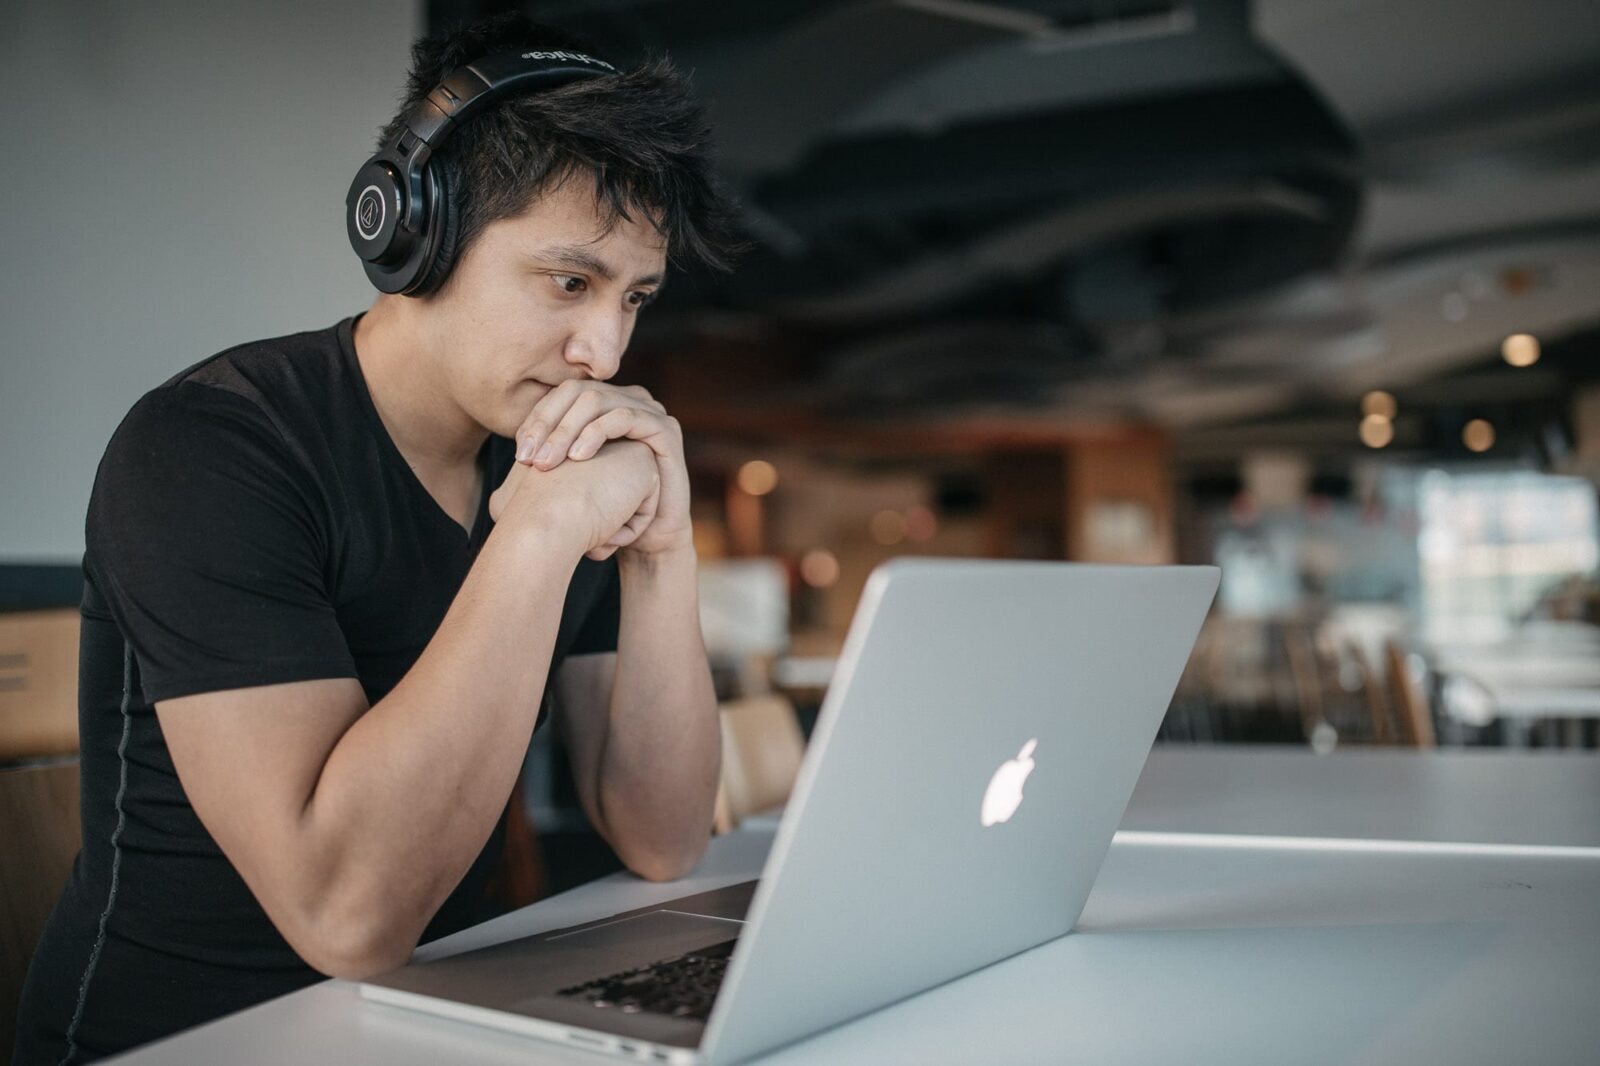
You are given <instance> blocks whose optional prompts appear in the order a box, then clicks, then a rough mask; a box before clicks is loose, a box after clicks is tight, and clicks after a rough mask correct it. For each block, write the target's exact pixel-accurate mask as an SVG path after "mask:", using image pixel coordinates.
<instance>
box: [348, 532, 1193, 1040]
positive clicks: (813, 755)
mask: <svg viewBox="0 0 1600 1066" xmlns="http://www.w3.org/2000/svg"><path fill="white" fill-rule="evenodd" d="M1219 573H1220V572H1219V571H1218V570H1217V568H1215V567H1209V566H1195V567H1189V566H1128V567H1121V566H1092V565H1081V564H1073V563H1054V562H1023V561H998V560H971V559H932V558H902V559H896V560H893V561H890V562H888V563H885V564H884V565H882V566H880V567H878V569H876V570H875V571H874V572H873V573H872V575H871V577H870V578H869V579H868V581H867V585H866V588H865V591H864V592H863V594H862V596H861V600H860V603H859V604H858V605H857V608H856V613H855V617H854V618H853V620H852V622H851V625H850V630H849V634H848V636H847V638H846V640H845V644H844V649H843V651H842V653H841V655H840V658H839V663H838V667H837V670H836V672H835V675H834V680H833V683H832V685H831V686H830V687H829V689H828V692H827V696H826V698H825V699H824V701H823V705H822V709H821V711H820V713H819V716H818V719H817V725H816V729H815V730H814V731H813V734H812V737H811V741H810V744H809V745H808V747H807V750H806V755H805V759H804V761H803V763H802V766H801V769H800V774H799V777H798V779H797V780H796V782H795V787H794V790H793V793H792V795H791V797H790V800H789V802H788V804H787V806H786V807H785V809H784V813H783V817H782V820H781V822H780V823H779V826H778V829H777V833H776V835H775V837H774V839H773V843H772V847H771V850H770V852H769V854H768V858H767V862H766V865H765V867H764V869H763V871H762V874H761V877H760V879H759V881H750V882H747V883H744V884H740V885H734V886H732V887H729V888H722V889H717V890H714V891H711V892H702V893H698V894H696V895H693V896H687V897H682V898H679V899H675V900H671V901H669V902H666V903H661V904H657V905H654V906H651V907H646V908H641V909H639V910H636V911H628V912H624V913H621V914H616V915H612V916H610V917H608V918H605V919H602V920H599V921H594V922H589V923H586V924H584V925H580V926H575V927H572V928H567V929H558V930H554V931H550V932H545V933H540V934H537V935H534V936H529V937H526V938H523V939H519V940H514V941H510V942H508V943H503V944H497V945H494V946H492V947H487V948H482V949H479V950H476V951H471V952H466V953H463V954H460V955H455V956H452V957H449V958H445V959H438V960H434V961H430V962H425V963H418V964H413V965H408V966H404V967H402V968H400V969H398V970H395V971H393V972H391V973H388V974H386V975H383V976H381V977H377V978H374V979H371V980H368V981H366V982H364V983H363V984H362V986H361V992H362V995H363V996H365V997H366V998H368V999H371V1000H377V1001H380V1002H384V1003H390V1004H395V1005H398V1006H402V1007H407V1008H411V1009H414V1010H420V1011H427V1012H430V1013H433V1014H437V1015H443V1016H446V1017H450V1018H455V1019H460V1020H465V1021H469V1022H476V1023H479V1024H482V1025H487V1026H493V1027H495V1028H498V1029H503V1030H509V1031H512V1032H517V1033H523V1034H526V1035H528V1036H532V1037H537V1038H542V1039H545V1040H550V1041H555V1042H558V1043H561V1044H565V1045H567V1046H569V1047H581V1048H586V1049H588V1050H590V1051H595V1052H601V1053H606V1054H610V1055H614V1056H621V1057H624V1058H628V1059H631V1060H633V1061H642V1062H654V1063H673V1064H680V1063H682V1064H688V1063H694V1064H698V1066H717V1064H721V1063H732V1062H739V1061H742V1060H744V1059H748V1058H751V1057H753V1056H756V1055H759V1054H761V1053H763V1052H766V1051H769V1050H772V1049H774V1048H777V1047H779V1046H782V1045H784V1044H788V1043H791V1042H793V1041H796V1040H799V1039H802V1038H804V1037H807V1036H810V1035H812V1034H815V1033H817V1032H820V1031H821V1030H823V1029H827V1028H829V1027H831V1026H834V1025H838V1024H840V1023H842V1022H845V1021H847V1020H849V1019H851V1018H855V1017H859V1016H861V1015H863V1014H866V1013H869V1012H871V1011H873V1010H876V1009H878V1008H881V1007H883V1006H885V1005H887V1004H890V1003H894V1002H896V1001H898V1000H902V999H905V998H907V997H909V996H912V995H915V994H916V993H918V992H921V991H924V990H925V989H928V988H931V987H933V986H934V985H938V984H942V983H944V982H946V981H949V980H951V979H953V978H955V977H959V976H961V975H963V974H966V973H970V972H972V971H974V970H978V969H981V968H982V967H984V966H987V965H989V964H991V963H993V962H995V961H997V960H1000V959H1003V958H1006V957H1007V956H1010V955H1014V954H1016V953H1018V952H1021V951H1025V950H1027V949H1028V948H1031V947H1034V946H1036V945H1038V944H1041V943H1043V942H1045V941H1047V940H1051V939H1053V938H1055V937H1059V936H1062V935H1064V934H1066V933H1067V932H1068V931H1070V930H1071V928H1072V926H1073V923H1074V922H1076V921H1077V919H1078V915H1079V913H1080V912H1081V911H1082V909H1083V905H1084V902H1085V901H1086V900H1087V898H1088V896H1089V890H1090V888H1091V887H1092V886H1093V884H1094V879H1095V876H1096V874H1097V873H1098V871H1099V868H1100V864H1101V861H1102V860H1103V859H1104V857H1105V853H1106V850H1107V849H1108V848H1109V847H1110V844H1111V838H1112V834H1113V833H1114V832H1115V831H1116V828H1117V824H1118V823H1119V822H1120V821H1121V819H1122V814H1123V811H1124V809H1125V808H1126V807H1127V804H1128V799H1129V797H1130V796H1131V795H1132V793H1133V787H1134V784H1135V782H1136V781H1137V780H1138V777H1139V773H1140V770H1141V769H1142V768H1143V766H1144V762H1145V757H1146V755H1147V754H1148V753H1149V750H1150V746H1151V744H1152V742H1153V741H1154V739H1155V735H1156V730H1157V729H1158V728H1159V726H1160V724H1161V719H1162V717H1163V715H1164V714H1165V712H1166V708H1167V705H1168V703H1169V702H1170V701H1171V699H1172V693H1173V690H1174V689H1175V688H1176V687H1177V682H1178V677H1179V674H1180V673H1182V671H1183V667H1184V664H1185V662H1186V661H1187V659H1188V657H1189V652H1190V650H1191V649H1192V647H1193V645H1194V641H1195V638H1196V636H1197V635H1198V633H1199V630H1200V624H1201V622H1202V621H1203V620H1204V618H1205V615H1206V612H1207V610H1208V608H1209V607H1210V604H1211V600H1212V597H1213V596H1214V595H1215V593H1216V589H1217V582H1218V577H1219Z"/></svg>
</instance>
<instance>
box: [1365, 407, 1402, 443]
mask: <svg viewBox="0 0 1600 1066" xmlns="http://www.w3.org/2000/svg"><path fill="white" fill-rule="evenodd" d="M1392 440H1394V423H1393V422H1391V421H1389V420H1388V419H1387V418H1385V417H1383V416H1382V415H1368V416H1367V417H1366V418H1363V419H1362V420H1361V443H1362V444H1365V445H1366V446H1367V447H1369V448H1384V447H1387V446H1388V444H1389V442H1390V441H1392Z"/></svg>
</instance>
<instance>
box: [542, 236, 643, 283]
mask: <svg viewBox="0 0 1600 1066" xmlns="http://www.w3.org/2000/svg"><path fill="white" fill-rule="evenodd" d="M532 258H534V259H539V260H542V261H544V262H549V263H556V264H558V265H560V266H568V267H572V268H573V269H574V270H583V271H587V272H588V273H590V274H594V275H596V276H597V277H600V278H603V279H604V280H606V281H614V280H616V276H617V272H616V271H615V270H613V269H611V266H610V264H608V263H607V262H606V261H605V260H603V259H601V258H600V257H599V256H597V255H595V254H594V253H593V252H588V251H585V250H584V249H582V248H573V247H570V246H563V247H557V248H541V249H539V250H538V251H536V252H534V253H533V256H532ZM665 282H666V279H665V278H664V277H663V276H662V275H661V274H660V273H655V274H646V275H645V276H644V277H642V278H635V279H634V281H633V284H634V285H654V286H656V287H657V288H660V287H661V286H662V285H663V284H665Z"/></svg>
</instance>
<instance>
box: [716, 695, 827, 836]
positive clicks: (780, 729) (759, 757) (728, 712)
mask: <svg viewBox="0 0 1600 1066" xmlns="http://www.w3.org/2000/svg"><path fill="white" fill-rule="evenodd" d="M720 710H721V717H722V778H721V781H720V782H719V785H718V789H717V810H716V815H715V820H714V825H715V828H716V831H717V832H719V833H725V832H728V831H729V830H731V829H733V828H735V827H736V826H737V825H738V824H739V822H740V821H742V820H743V819H744V818H745V817H747V816H748V815H751V814H754V813H755V812H757V811H761V810H766V809H768V808H772V807H776V806H779V805H780V804H782V803H783V802H784V801H785V800H787V799H788V798H789V791H790V789H792V788H793V787H794V780H795V776H796V775H797V774H798V773H799V772H800V762H801V759H802V758H804V756H805V748H806V742H805V737H804V735H803V734H802V733H801V732H800V722H799V720H798V719H797V718H796V717H795V713H794V705H793V704H792V703H790V702H789V700H788V699H786V698H785V697H783V696H779V695H775V694H769V695H763V696H748V697H745V698H743V699H736V700H729V701H727V702H725V703H723V704H722V705H721V707H720Z"/></svg>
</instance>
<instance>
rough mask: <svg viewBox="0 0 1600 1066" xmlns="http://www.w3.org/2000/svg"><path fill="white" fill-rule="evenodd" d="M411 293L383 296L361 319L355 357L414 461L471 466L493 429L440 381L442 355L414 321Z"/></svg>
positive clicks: (392, 431) (386, 421)
mask: <svg viewBox="0 0 1600 1066" xmlns="http://www.w3.org/2000/svg"><path fill="white" fill-rule="evenodd" d="M407 302H408V298H406V297H402V296H380V297H378V299H377V300H376V301H374V303H373V305H372V308H371V310H369V311H368V312H367V313H366V314H365V315H363V316H361V319H360V320H359V321H358V322H357V323H356V328H355V335H354V341H355V348H356V361H357V362H359V363H360V364H361V373H362V376H364V377H365V378H366V380H367V392H368V393H370V394H371V396H372V404H373V406H374V407H376V408H377V409H378V417H379V418H380V419H381V420H382V421H383V426H384V428H385V429H387V430H388V431H389V436H390V437H391V438H392V439H393V440H394V443H395V447H397V448H399V449H400V454H401V455H403V456H405V458H406V461H407V462H409V463H411V465H412V466H414V467H415V466H423V467H426V468H428V469H429V470H432V471H440V472H447V471H452V470H459V469H461V468H462V467H468V466H471V465H472V464H473V463H474V461H475V460H476V459H477V455H478V450H479V448H481V447H482V446H483V442H484V441H485V440H486V439H487V438H488V436H489V433H488V431H487V430H485V429H484V428H483V427H482V426H480V425H478V424H477V423H476V422H474V421H473V420H472V419H471V418H469V417H468V416H467V415H466V413H465V412H463V411H462V410H461V409H460V408H459V407H458V406H456V404H455V403H453V402H452V401H451V400H450V399H449V392H448V390H446V389H445V388H444V387H443V382H439V381H436V380H435V376H436V375H437V373H438V367H439V366H440V364H441V362H442V360H441V359H440V358H438V353H437V352H434V351H431V350H430V349H429V348H428V333H427V332H426V331H425V330H423V329H421V328H419V327H420V323H416V322H413V321H411V319H412V317H413V315H412V313H411V308H409V307H407V306H406V303H407Z"/></svg>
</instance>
